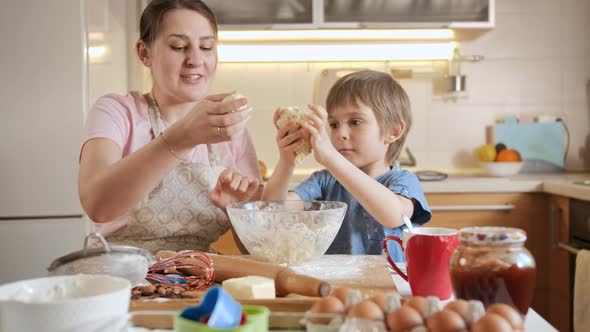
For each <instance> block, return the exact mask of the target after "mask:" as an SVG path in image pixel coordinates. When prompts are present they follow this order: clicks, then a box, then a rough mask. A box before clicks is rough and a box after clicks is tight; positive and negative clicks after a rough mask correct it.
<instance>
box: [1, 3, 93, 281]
mask: <svg viewBox="0 0 590 332" xmlns="http://www.w3.org/2000/svg"><path fill="white" fill-rule="evenodd" d="M82 3H83V2H82V1H80V0H54V1H42V0H18V1H3V4H2V10H0V41H1V42H2V48H1V50H0V138H1V139H0V264H1V267H0V284H2V283H6V282H10V281H14V280H19V279H25V278H32V277H40V276H46V275H47V271H46V267H47V266H49V263H50V262H51V261H52V260H53V259H54V258H56V257H58V256H61V255H63V254H66V253H68V252H71V251H74V250H78V249H80V248H81V247H82V244H83V243H82V242H83V239H84V235H85V234H86V232H87V231H88V222H87V221H86V219H85V218H84V216H83V211H82V208H81V206H80V203H79V200H78V193H77V174H78V154H79V147H80V138H81V130H82V124H83V112H84V107H85V105H86V100H85V99H86V91H87V78H86V73H87V69H86V61H85V56H84V54H85V37H84V35H85V33H84V31H85V29H84V22H83V21H84V15H82V9H83V8H82Z"/></svg>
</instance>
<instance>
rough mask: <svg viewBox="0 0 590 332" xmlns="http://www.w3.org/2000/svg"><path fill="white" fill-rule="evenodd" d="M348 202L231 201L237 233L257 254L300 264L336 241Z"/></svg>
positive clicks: (261, 257) (315, 257)
mask: <svg viewBox="0 0 590 332" xmlns="http://www.w3.org/2000/svg"><path fill="white" fill-rule="evenodd" d="M346 207H347V205H346V203H342V202H330V201H295V200H293V201H270V202H264V201H257V202H247V203H232V204H229V205H228V206H227V207H226V209H227V214H228V215H229V219H230V220H231V223H232V226H233V227H234V229H235V231H236V234H237V235H238V237H239V238H240V240H241V241H242V243H243V244H244V247H246V249H248V252H249V253H250V255H252V256H253V257H254V258H257V259H260V260H263V261H267V262H270V263H274V264H288V265H299V264H301V263H305V262H308V261H312V260H314V259H317V258H319V257H321V256H322V255H323V254H324V253H325V252H326V250H328V248H329V247H330V244H332V241H334V238H335V237H336V234H337V233H338V230H339V229H340V226H341V225H342V220H343V219H344V215H345V213H346Z"/></svg>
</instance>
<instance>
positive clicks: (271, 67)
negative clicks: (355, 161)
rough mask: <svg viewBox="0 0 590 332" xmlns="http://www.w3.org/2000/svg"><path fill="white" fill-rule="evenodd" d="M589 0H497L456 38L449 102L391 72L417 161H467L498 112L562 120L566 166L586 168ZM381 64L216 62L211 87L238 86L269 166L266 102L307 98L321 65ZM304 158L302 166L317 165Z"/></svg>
mask: <svg viewBox="0 0 590 332" xmlns="http://www.w3.org/2000/svg"><path fill="white" fill-rule="evenodd" d="M589 17H590V1H588V0H562V1H554V0H526V1H525V0H497V1H496V28H495V29H494V30H492V31H490V32H488V33H486V34H484V35H483V36H482V37H480V38H479V39H477V40H474V41H470V42H463V43H461V44H460V47H461V49H462V53H463V54H478V55H484V56H485V60H484V61H483V62H480V63H464V64H462V71H463V73H464V74H465V75H467V86H468V93H467V95H466V96H464V97H462V98H460V99H459V100H457V101H456V102H454V101H446V100H444V99H443V98H441V97H440V96H436V95H434V94H433V91H432V90H433V85H432V80H431V79H428V78H424V79H401V80H400V83H401V84H402V86H403V87H404V88H405V89H406V90H407V92H408V94H409V96H410V99H411V101H412V107H413V115H414V126H413V128H412V129H411V132H410V134H409V137H408V140H407V146H409V147H410V148H411V150H412V151H413V152H414V154H415V156H416V159H417V161H418V167H421V168H468V167H477V163H476V160H475V159H474V157H473V154H472V150H473V149H474V148H475V147H476V146H477V145H479V144H483V143H484V140H485V135H484V127H485V126H486V125H489V124H492V123H493V122H494V121H495V119H497V118H501V117H503V116H506V115H538V114H550V115H556V116H559V117H562V118H563V119H564V120H565V121H566V124H567V125H568V127H569V130H570V133H571V145H570V149H569V154H568V156H567V163H566V166H567V168H568V169H570V170H578V169H582V168H590V160H589V159H590V157H589V155H590V145H589V143H590V136H589V134H590V117H589V114H590V93H589V88H588V84H589V83H588V81H589V79H590V39H588V38H587V37H585V35H586V32H588V31H590V20H589V19H588V18H589ZM343 66H344V67H359V68H362V67H367V68H374V69H378V70H388V69H389V68H391V67H394V66H395V64H394V63H389V64H387V63H345V64H338V63H298V64H289V63H284V64H221V65H220V67H219V71H218V74H217V78H216V81H215V84H214V90H215V91H225V90H233V89H239V90H240V91H241V92H243V93H244V94H245V95H247V96H248V97H249V98H250V103H251V105H252V106H254V107H255V112H254V113H255V114H254V115H253V118H252V120H251V124H250V128H251V130H252V132H253V135H254V141H255V144H256V147H257V150H258V154H259V158H260V159H262V160H264V161H265V162H266V163H267V164H268V165H269V167H271V168H272V167H273V166H274V164H275V163H276V161H277V158H278V154H277V149H276V146H275V143H274V134H275V131H274V128H273V126H272V114H273V111H274V109H275V108H276V107H278V106H286V105H305V104H307V103H309V102H311V101H312V100H313V93H314V86H315V84H316V80H317V77H318V74H319V73H320V72H321V71H322V70H323V69H324V68H333V67H343ZM312 159H313V158H308V159H306V160H305V161H304V163H303V165H301V166H302V167H310V168H313V167H319V166H318V165H317V164H316V163H315V162H313V160H312Z"/></svg>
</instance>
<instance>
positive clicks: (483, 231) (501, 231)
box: [459, 227, 527, 244]
mask: <svg viewBox="0 0 590 332" xmlns="http://www.w3.org/2000/svg"><path fill="white" fill-rule="evenodd" d="M526 239H527V235H526V232H525V231H524V230H522V229H519V228H512V227H466V228H462V229H461V230H460V231H459V240H460V241H461V242H467V243H478V244H513V243H523V242H525V241H526Z"/></svg>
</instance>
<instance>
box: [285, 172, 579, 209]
mask: <svg viewBox="0 0 590 332" xmlns="http://www.w3.org/2000/svg"><path fill="white" fill-rule="evenodd" d="M408 170H409V171H412V172H413V171H416V170H417V169H408ZM313 171H315V170H312V169H298V170H296V172H295V173H294V174H293V177H292V178H291V186H295V185H297V184H298V183H299V182H301V181H303V180H305V179H306V178H307V177H308V176H309V175H310V174H311V173H312V172H313ZM441 171H442V172H445V173H447V174H449V177H448V178H447V179H445V180H442V181H422V182H421V184H422V189H423V190H424V192H425V193H427V194H428V193H509V192H512V193H513V192H544V193H548V194H555V195H562V196H566V197H570V198H576V199H581V200H585V201H590V182H589V183H588V184H577V183H578V182H583V181H584V180H590V173H588V172H583V173H582V172H579V173H574V172H564V173H549V174H545V173H531V174H518V175H515V176H510V177H493V176H489V175H486V174H484V173H483V170H482V169H479V168H474V169H450V170H441Z"/></svg>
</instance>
